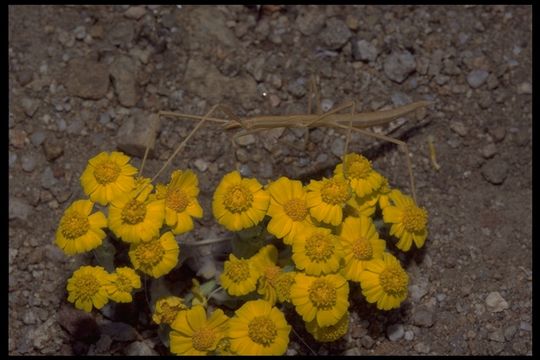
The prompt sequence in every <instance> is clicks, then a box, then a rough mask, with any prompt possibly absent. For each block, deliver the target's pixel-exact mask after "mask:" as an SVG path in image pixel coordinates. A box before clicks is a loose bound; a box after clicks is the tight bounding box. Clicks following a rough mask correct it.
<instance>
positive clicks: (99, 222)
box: [54, 200, 107, 255]
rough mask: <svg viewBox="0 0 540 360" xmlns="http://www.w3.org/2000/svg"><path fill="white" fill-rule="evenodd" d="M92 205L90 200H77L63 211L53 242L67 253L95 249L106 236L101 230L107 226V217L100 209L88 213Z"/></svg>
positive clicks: (72, 253) (78, 252)
mask: <svg viewBox="0 0 540 360" xmlns="http://www.w3.org/2000/svg"><path fill="white" fill-rule="evenodd" d="M93 207H94V204H93V203H92V202H91V201H90V200H77V201H74V202H73V204H71V205H70V206H69V207H68V208H67V209H66V211H65V212H64V215H63V216H62V219H61V220H60V225H59V226H58V229H57V230H56V237H55V240H54V243H55V244H56V245H57V246H58V247H59V248H60V249H62V251H63V252H65V253H66V254H67V255H74V254H80V253H83V252H86V251H90V250H92V249H95V248H97V247H98V246H100V245H101V243H102V242H103V239H104V238H105V237H106V236H107V235H106V234H105V232H104V231H103V230H101V229H102V228H104V227H107V218H105V215H103V213H102V212H101V211H97V212H95V213H93V214H92V215H90V213H91V212H92V208H93Z"/></svg>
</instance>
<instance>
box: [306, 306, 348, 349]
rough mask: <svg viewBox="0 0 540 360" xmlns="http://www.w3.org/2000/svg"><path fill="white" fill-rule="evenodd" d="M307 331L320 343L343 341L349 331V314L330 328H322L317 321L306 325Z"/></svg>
mask: <svg viewBox="0 0 540 360" xmlns="http://www.w3.org/2000/svg"><path fill="white" fill-rule="evenodd" d="M306 330H307V331H308V332H309V333H310V334H311V335H313V337H314V338H315V340H317V341H319V342H332V341H336V340H339V339H341V338H342V337H343V336H344V335H345V334H346V333H347V332H348V331H349V313H348V312H347V313H345V315H343V316H342V317H341V319H340V320H339V321H338V322H337V323H336V324H335V325H330V326H325V327H321V326H319V325H318V324H317V320H316V319H314V320H311V321H310V322H308V323H306Z"/></svg>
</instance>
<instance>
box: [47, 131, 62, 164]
mask: <svg viewBox="0 0 540 360" xmlns="http://www.w3.org/2000/svg"><path fill="white" fill-rule="evenodd" d="M43 152H44V153H45V157H46V158H47V161H53V160H56V159H57V158H59V157H60V156H62V154H63V153H64V147H63V145H62V143H61V142H60V141H59V140H58V139H56V137H54V136H49V137H48V138H47V140H45V142H44V143H43Z"/></svg>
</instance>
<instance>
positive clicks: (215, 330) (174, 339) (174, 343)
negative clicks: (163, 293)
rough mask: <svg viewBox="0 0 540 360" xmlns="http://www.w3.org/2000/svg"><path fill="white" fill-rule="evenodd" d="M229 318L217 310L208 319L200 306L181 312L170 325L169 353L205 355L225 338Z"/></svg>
mask: <svg viewBox="0 0 540 360" xmlns="http://www.w3.org/2000/svg"><path fill="white" fill-rule="evenodd" d="M227 320H229V318H228V317H227V316H226V315H225V314H224V313H223V310H221V309H217V310H216V311H214V312H213V313H212V315H211V316H210V318H208V319H207V318H206V310H205V309H204V307H203V306H202V305H195V306H193V307H192V308H191V309H190V310H186V311H181V312H180V313H179V314H178V316H177V317H176V319H175V320H174V321H173V323H172V325H171V328H172V330H171V332H170V335H169V337H170V344H171V352H172V353H173V354H177V355H207V354H208V353H210V352H212V351H214V350H215V349H216V346H217V344H218V342H219V341H220V340H221V339H222V338H223V337H224V336H225V332H226V330H227Z"/></svg>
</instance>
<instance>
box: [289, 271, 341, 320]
mask: <svg viewBox="0 0 540 360" xmlns="http://www.w3.org/2000/svg"><path fill="white" fill-rule="evenodd" d="M295 280H296V282H295V284H294V285H293V286H292V287H291V300H292V303H293V304H294V306H295V307H296V312H297V313H298V314H300V315H301V316H302V319H304V321H305V322H309V321H312V320H313V319H317V325H319V326H331V325H335V324H337V322H338V321H339V320H340V319H341V317H342V316H343V315H344V314H345V313H346V312H347V309H348V308H349V300H348V296H349V283H348V282H347V280H345V278H344V277H343V276H341V275H339V274H330V275H323V276H308V275H305V274H303V273H298V274H297V275H296V279H295Z"/></svg>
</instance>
